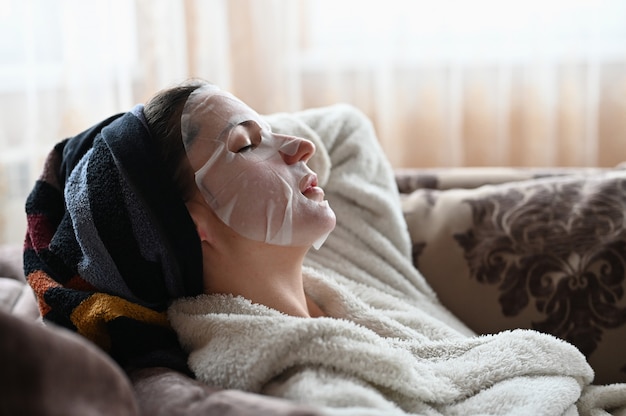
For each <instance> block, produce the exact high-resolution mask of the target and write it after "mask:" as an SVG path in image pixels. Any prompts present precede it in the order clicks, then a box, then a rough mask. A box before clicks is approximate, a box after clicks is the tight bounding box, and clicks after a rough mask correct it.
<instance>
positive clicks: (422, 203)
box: [402, 170, 626, 384]
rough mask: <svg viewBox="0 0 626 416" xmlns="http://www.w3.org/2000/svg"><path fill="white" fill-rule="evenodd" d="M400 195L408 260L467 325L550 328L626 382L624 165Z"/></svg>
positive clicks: (602, 372) (604, 378) (601, 379)
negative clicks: (409, 241) (409, 247)
mask: <svg viewBox="0 0 626 416" xmlns="http://www.w3.org/2000/svg"><path fill="white" fill-rule="evenodd" d="M430 182H432V184H431V185H433V186H430V188H436V187H437V186H436V183H437V179H436V178H434V179H433V180H431V181H430ZM402 198H403V209H404V214H405V218H406V220H407V224H408V227H409V232H410V234H411V239H412V242H413V256H414V263H415V265H416V267H417V268H418V269H419V270H420V271H421V272H422V274H423V275H424V277H425V278H426V280H427V281H428V282H429V284H430V285H431V286H432V287H433V289H434V290H435V291H436V292H437V293H438V295H439V298H440V300H441V302H442V303H443V304H444V305H445V306H446V307H447V308H449V309H450V310H451V311H452V312H453V313H454V314H455V315H457V316H458V317H460V318H461V319H462V320H463V321H464V322H465V323H466V324H467V325H468V326H469V327H470V328H472V329H473V330H474V331H476V332H477V333H481V334H484V333H493V332H498V331H502V330H506V329H511V328H532V329H536V330H539V331H542V332H546V333H550V334H553V335H555V336H557V337H560V338H562V339H565V340H567V341H569V342H571V343H572V344H574V345H576V346H577V347H578V348H579V349H580V350H581V351H582V352H583V353H584V354H585V355H586V356H587V358H588V360H589V362H590V364H591V365H592V367H593V368H594V370H595V371H596V383H602V384H605V383H611V382H626V354H625V353H624V351H626V294H625V293H624V292H625V291H626V172H624V171H618V170H615V171H611V172H606V173H593V174H586V175H567V176H558V177H557V176H554V177H545V178H535V179H526V180H521V181H515V182H508V183H501V184H497V185H483V186H480V187H477V188H474V189H447V190H437V189H416V190H412V191H411V192H410V193H408V194H404V195H402Z"/></svg>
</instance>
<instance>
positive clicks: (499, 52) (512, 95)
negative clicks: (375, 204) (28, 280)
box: [0, 0, 626, 243]
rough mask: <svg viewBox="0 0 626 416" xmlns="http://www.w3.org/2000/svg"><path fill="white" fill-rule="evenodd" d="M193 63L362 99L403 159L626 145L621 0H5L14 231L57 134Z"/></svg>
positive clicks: (253, 80)
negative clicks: (27, 196) (29, 192)
mask: <svg viewBox="0 0 626 416" xmlns="http://www.w3.org/2000/svg"><path fill="white" fill-rule="evenodd" d="M188 77H202V78H205V79H209V80H211V81H213V82H215V83H217V84H219V85H221V86H222V87H223V88H225V89H228V90H230V91H232V92H233V93H235V94H236V95H238V96H239V97H241V98H242V99H243V100H244V101H246V102H248V103H249V104H250V105H251V106H252V107H254V108H255V109H257V110H258V111H259V112H261V113H271V112H276V111H295V110H299V109H302V108H307V107H313V106H322V105H328V104H333V103H336V102H340V101H341V102H348V103H351V104H353V105H355V106H357V107H358V108H360V109H361V110H363V111H364V112H365V113H366V114H367V115H368V116H370V118H371V119H372V121H373V122H374V125H375V127H376V129H377V130H378V134H379V136H380V140H381V143H382V145H383V148H384V150H385V152H386V153H387V154H388V156H389V158H390V160H391V161H392V163H393V165H394V166H397V167H411V166H417V167H419V166H423V167H431V166H468V165H513V166H583V165H584V166H613V165H615V164H617V163H619V162H621V161H624V160H626V151H625V150H624V148H625V145H626V117H624V114H626V2H622V1H619V0H568V1H564V0H549V1H544V0H541V1H539V0H523V1H522V0H510V1H506V2H502V1H499V0H474V1H471V2H464V1H458V0H438V1H432V0H429V1H425V0H384V1H382V0H372V1H368V0H358V1H357V0H332V1H331V0H89V1H83V0H0V111H1V114H2V123H1V124H0V243H3V242H9V241H10V242H15V241H21V240H22V238H23V234H24V227H25V219H24V215H23V204H24V200H25V198H26V194H27V193H28V191H29V190H30V188H31V186H32V183H33V181H34V179H35V177H36V175H37V174H38V173H39V172H40V170H41V164H42V161H43V158H44V156H45V154H46V153H47V152H48V151H49V149H50V148H51V147H52V145H53V144H54V143H56V142H57V141H59V140H60V139H62V138H64V137H67V136H71V135H74V134H76V133H78V132H80V131H82V130H83V129H85V128H88V127H89V126H90V125H91V124H93V123H95V122H97V121H99V120H101V119H102V118H104V117H107V116H108V115H110V114H112V113H115V112H119V111H125V110H127V109H129V108H130V107H132V106H133V105H134V104H135V103H138V102H144V101H145V100H146V99H148V98H149V97H150V96H151V95H152V94H153V93H154V92H155V91H157V90H159V89H161V88H164V87H166V86H169V85H172V84H174V83H176V82H179V81H181V80H184V79H186V78H188Z"/></svg>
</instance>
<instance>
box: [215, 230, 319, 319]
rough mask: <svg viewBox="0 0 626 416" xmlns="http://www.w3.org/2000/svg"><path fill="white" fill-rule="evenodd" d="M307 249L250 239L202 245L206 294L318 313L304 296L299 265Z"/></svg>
mask: <svg viewBox="0 0 626 416" xmlns="http://www.w3.org/2000/svg"><path fill="white" fill-rule="evenodd" d="M307 250H308V249H307V248H305V247H285V246H274V245H269V244H265V243H258V242H253V241H249V240H248V241H245V242H241V241H239V242H238V243H237V244H235V245H229V246H228V247H222V249H220V248H216V247H212V246H207V247H204V248H203V255H204V257H205V260H204V264H206V265H207V267H205V271H204V291H205V293H222V294H232V295H234V296H242V297H244V298H247V299H249V300H251V301H252V302H254V303H258V304H262V305H265V306H268V307H270V308H273V309H276V310H278V311H280V312H283V313H285V314H288V315H292V316H302V317H311V316H320V315H321V314H322V312H321V310H320V309H319V308H318V307H317V305H315V303H314V302H312V301H310V300H308V299H307V297H306V294H305V293H304V286H303V279H302V264H303V261H304V256H305V255H306V252H307Z"/></svg>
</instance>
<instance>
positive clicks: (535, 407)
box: [168, 105, 626, 415]
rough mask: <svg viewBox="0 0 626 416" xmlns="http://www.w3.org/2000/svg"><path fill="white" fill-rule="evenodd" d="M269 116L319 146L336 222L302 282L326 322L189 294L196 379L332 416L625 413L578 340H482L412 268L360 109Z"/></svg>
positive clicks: (388, 178)
mask: <svg viewBox="0 0 626 416" xmlns="http://www.w3.org/2000/svg"><path fill="white" fill-rule="evenodd" d="M269 121H270V123H271V124H272V127H273V129H274V130H275V131H277V132H285V133H289V134H294V135H298V136H301V137H305V138H308V139H310V140H312V141H313V142H314V143H315V144H316V147H317V153H316V156H314V158H313V159H312V160H311V161H310V165H311V167H312V168H313V169H314V170H315V171H316V172H317V173H318V176H319V182H320V184H321V186H323V187H324V190H325V192H326V195H327V199H328V200H329V202H330V205H331V207H332V208H333V210H334V211H335V213H336V215H337V227H336V229H335V230H334V231H333V232H332V233H331V235H330V236H329V238H328V240H327V241H326V243H325V244H324V245H323V246H322V247H321V248H320V250H318V251H311V252H310V253H309V254H308V256H307V260H306V267H305V270H304V285H305V292H306V293H307V295H308V296H310V297H311V298H312V299H313V300H314V301H315V302H316V303H317V304H318V305H319V306H320V308H321V309H322V310H323V311H324V313H325V314H326V315H327V316H326V317H322V318H301V317H293V316H288V315H285V314H283V313H281V312H279V311H276V310H273V309H271V308H268V307H265V306H263V305H258V304H253V303H251V302H250V301H248V300H246V299H243V298H241V297H233V296H226V295H202V296H199V297H196V298H187V299H180V300H178V301H176V302H175V303H174V304H173V305H172V306H171V307H170V309H169V311H168V313H169V318H170V321H171V323H172V326H173V327H174V329H175V330H176V331H177V333H178V336H179V339H180V341H181V344H182V345H183V346H184V347H185V348H186V349H187V350H188V351H189V353H190V356H189V366H190V368H191V369H192V370H193V371H194V373H195V374H196V376H197V378H198V379H200V380H203V381H204V382H206V383H208V384H210V385H214V386H220V387H223V388H236V389H242V390H246V391H252V392H259V393H263V394H268V395H273V396H277V397H283V398H287V399H291V400H294V401H297V402H300V403H306V404H311V405H317V406H320V407H322V408H324V409H325V410H326V411H327V412H328V413H329V414H342V415H343V414H349V415H368V414H372V415H381V414H383V415H387V414H389V415H394V414H463V415H467V414H520V415H522V414H524V415H526V414H533V415H542V414H545V415H556V414H578V412H580V413H582V414H605V411H604V410H602V409H603V408H614V409H620V408H621V409H622V410H621V411H624V412H626V410H624V406H626V386H624V385H616V386H609V387H595V386H594V387H589V384H590V383H591V381H592V379H593V371H592V370H591V368H590V367H589V365H588V364H587V362H586V361H585V358H584V356H583V355H582V354H581V353H580V352H579V351H578V350H577V349H576V348H575V347H573V346H572V345H570V344H568V343H566V342H563V341H561V340H558V339H556V338H554V337H552V336H549V335H544V334H539V333H537V332H534V331H528V330H515V331H507V332H503V333H500V334H496V335H490V336H480V337H478V336H474V334H473V333H472V332H471V331H470V330H469V329H468V328H467V327H466V326H465V325H464V324H462V323H461V322H460V321H459V320H458V319H457V318H455V317H454V316H452V315H451V314H450V313H449V312H448V311H447V310H446V309H445V308H444V307H443V306H442V305H441V304H440V303H439V302H438V301H437V299H436V296H435V295H434V293H433V292H432V290H431V289H430V287H429V286H428V284H427V283H426V282H425V280H424V279H423V277H422V276H421V275H420V274H419V272H418V271H417V270H416V269H415V268H414V267H413V264H412V261H411V256H410V239H409V235H408V232H407V230H406V225H405V222H404V219H403V217H402V212H401V209H400V202H399V198H398V193H397V189H396V187H395V181H394V177H393V171H392V169H391V167H390V166H389V164H388V162H387V160H386V158H385V157H384V155H383V152H382V150H381V148H380V145H379V144H378V141H377V139H376V136H375V134H374V131H373V129H372V126H371V123H370V122H369V120H368V119H367V118H365V117H364V116H363V115H362V114H361V113H359V112H358V111H356V110H355V109H353V108H351V107H348V106H344V105H339V106H333V107H329V108H323V109H313V110H308V111H304V112H300V113H296V114H278V115H274V116H271V117H269ZM616 411H619V410H616Z"/></svg>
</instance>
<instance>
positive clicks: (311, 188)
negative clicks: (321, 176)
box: [300, 173, 324, 202]
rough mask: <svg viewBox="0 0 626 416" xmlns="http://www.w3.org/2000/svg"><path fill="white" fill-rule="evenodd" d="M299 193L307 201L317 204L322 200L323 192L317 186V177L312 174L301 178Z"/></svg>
mask: <svg viewBox="0 0 626 416" xmlns="http://www.w3.org/2000/svg"><path fill="white" fill-rule="evenodd" d="M300 192H301V193H302V195H304V196H306V197H307V198H309V199H312V200H315V201H318V202H322V201H323V200H324V190H323V189H322V188H320V187H319V186H317V175H316V174H314V173H312V174H309V175H306V176H305V177H304V178H302V180H301V181H300Z"/></svg>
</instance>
